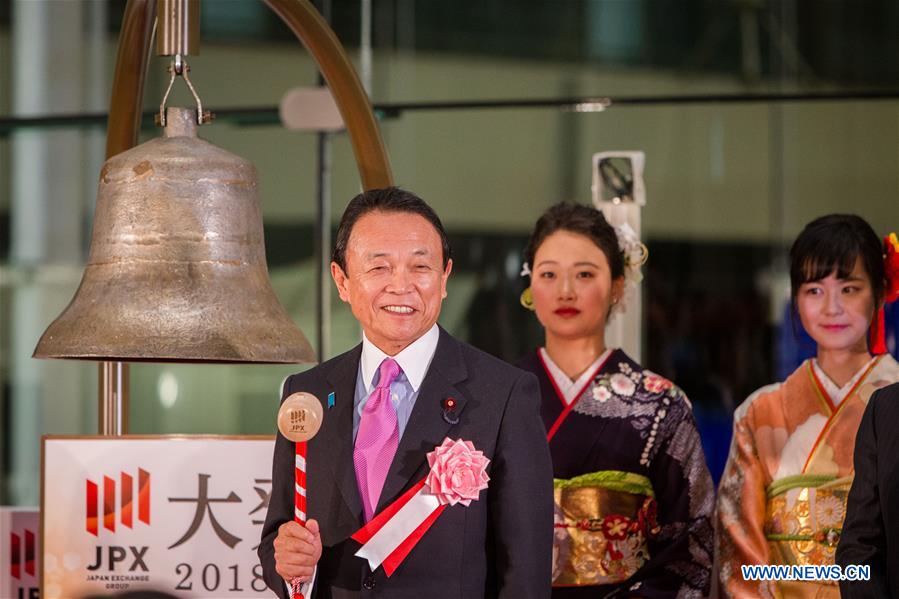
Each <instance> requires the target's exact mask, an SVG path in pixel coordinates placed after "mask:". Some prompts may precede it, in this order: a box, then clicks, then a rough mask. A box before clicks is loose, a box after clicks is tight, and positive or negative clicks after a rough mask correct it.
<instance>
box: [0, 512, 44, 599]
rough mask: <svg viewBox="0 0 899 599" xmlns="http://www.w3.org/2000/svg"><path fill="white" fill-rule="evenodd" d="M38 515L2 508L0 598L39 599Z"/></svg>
mask: <svg viewBox="0 0 899 599" xmlns="http://www.w3.org/2000/svg"><path fill="white" fill-rule="evenodd" d="M37 538H38V512H37V509H35V508H7V507H0V564H2V566H0V568H2V569H0V597H3V598H4V599H6V598H7V597H8V598H10V599H39V597H40V592H39V591H38V570H39V568H38V549H37Z"/></svg>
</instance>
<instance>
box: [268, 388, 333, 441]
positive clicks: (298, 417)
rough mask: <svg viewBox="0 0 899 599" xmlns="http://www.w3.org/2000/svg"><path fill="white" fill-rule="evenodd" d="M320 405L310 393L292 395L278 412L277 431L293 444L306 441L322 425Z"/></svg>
mask: <svg viewBox="0 0 899 599" xmlns="http://www.w3.org/2000/svg"><path fill="white" fill-rule="evenodd" d="M323 415H324V414H323V412H322V404H321V402H320V401H318V398H317V397H315V396H314V395H312V394H311V393H305V392H299V393H292V394H291V395H290V396H289V397H288V398H287V399H285V400H284V402H283V403H282V404H281V409H280V410H278V430H279V431H281V434H282V435H284V436H285V437H286V438H287V439H288V440H290V441H293V442H295V443H301V442H303V441H308V440H309V439H311V438H312V437H314V436H315V434H316V433H317V432H318V429H319V428H320V427H321V425H322V417H323Z"/></svg>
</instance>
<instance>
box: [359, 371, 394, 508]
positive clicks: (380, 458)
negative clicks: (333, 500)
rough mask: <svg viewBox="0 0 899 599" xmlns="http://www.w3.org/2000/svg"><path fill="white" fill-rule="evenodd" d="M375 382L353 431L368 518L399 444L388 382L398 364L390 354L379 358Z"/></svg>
mask: <svg viewBox="0 0 899 599" xmlns="http://www.w3.org/2000/svg"><path fill="white" fill-rule="evenodd" d="M379 370H380V373H381V375H380V377H378V386H377V387H375V389H374V391H372V392H371V395H369V396H368V400H367V401H366V402H365V407H364V408H362V418H361V419H360V421H359V432H358V433H356V446H355V447H354V448H353V464H354V465H355V467H356V484H357V485H358V487H359V496H360V497H361V498H362V511H363V513H364V515H365V521H366V522H368V521H369V520H371V517H372V515H373V514H374V511H375V508H376V507H377V506H378V498H379V497H380V496H381V489H383V488H384V479H386V478H387V471H388V470H389V469H390V463H391V462H392V461H393V456H394V454H395V453H396V448H397V445H399V440H400V434H399V426H398V425H397V421H396V409H395V408H394V407H393V404H392V403H391V402H390V383H392V382H393V380H394V379H395V378H396V377H397V375H398V374H399V373H400V365H399V364H397V363H396V360H393V359H392V358H386V359H385V360H384V361H383V362H381V366H380V368H379Z"/></svg>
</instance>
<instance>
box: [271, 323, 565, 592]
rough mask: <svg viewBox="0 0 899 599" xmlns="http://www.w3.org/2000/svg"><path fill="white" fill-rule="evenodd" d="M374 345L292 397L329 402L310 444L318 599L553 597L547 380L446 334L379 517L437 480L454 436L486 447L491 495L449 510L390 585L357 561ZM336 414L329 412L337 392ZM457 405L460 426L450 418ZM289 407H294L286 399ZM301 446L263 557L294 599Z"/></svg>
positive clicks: (274, 511)
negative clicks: (356, 454)
mask: <svg viewBox="0 0 899 599" xmlns="http://www.w3.org/2000/svg"><path fill="white" fill-rule="evenodd" d="M361 353H362V346H361V345H358V346H356V347H355V348H353V349H352V350H350V351H349V352H347V353H345V354H343V355H341V356H338V357H336V358H334V359H332V360H329V361H327V362H325V363H324V364H321V365H320V366H318V367H316V368H313V369H312V370H309V371H306V372H303V373H300V374H295V375H293V376H291V377H290V378H289V379H288V380H287V383H286V384H285V385H284V396H285V397H286V396H288V395H290V394H291V393H294V392H297V391H306V392H309V393H312V394H313V395H315V396H316V397H318V398H319V400H320V401H322V402H323V407H324V409H325V417H324V421H323V424H322V427H321V429H320V430H319V432H318V434H317V435H316V436H315V438H313V439H312V440H311V441H310V442H309V445H308V454H307V488H308V499H307V501H308V512H309V517H310V518H315V519H316V520H318V521H319V523H320V525H321V531H322V532H321V535H322V547H323V550H322V557H321V559H320V560H319V563H318V572H317V575H316V584H315V590H314V591H313V593H314V595H315V598H316V599H330V598H331V597H332V596H333V595H337V596H339V595H340V594H341V590H342V589H345V590H350V591H361V594H362V596H363V597H375V596H379V597H390V598H391V599H393V598H397V599H402V598H409V599H413V598H414V599H420V598H426V599H440V598H444V597H446V598H461V599H477V598H479V597H507V598H515V599H521V598H528V597H549V595H550V584H551V575H552V563H551V562H552V535H553V525H552V523H553V498H552V494H553V487H552V465H551V462H550V457H549V450H548V448H547V445H546V432H545V430H544V428H543V423H542V422H541V420H540V416H539V412H538V409H539V408H538V406H539V396H538V391H537V380H536V379H535V378H534V376H533V375H532V374H529V373H525V372H523V371H521V370H518V369H517V368H513V367H512V366H509V365H508V364H506V363H504V362H501V361H499V360H497V359H496V358H493V357H491V356H489V355H488V354H485V353H483V352H481V351H479V350H477V349H475V348H473V347H471V346H468V345H466V344H463V343H461V342H459V341H457V340H455V339H453V338H452V337H451V336H450V335H449V334H448V333H447V332H446V331H444V330H443V329H441V330H440V339H439V341H438V343H437V349H436V352H435V354H434V359H433V360H432V361H431V365H430V368H429V369H428V372H427V375H426V376H425V378H424V381H423V382H422V385H421V388H420V389H419V394H418V399H417V400H416V402H415V407H414V408H413V410H412V414H411V415H410V417H409V422H408V424H407V425H406V429H405V431H404V434H403V437H402V438H401V439H400V443H399V447H398V449H397V453H396V456H395V458H394V460H393V463H392V464H391V467H390V470H389V472H388V474H387V479H386V481H385V483H384V490H383V491H382V493H381V498H380V504H379V506H378V509H377V511H381V510H382V509H383V508H384V507H385V506H386V505H388V504H389V503H390V502H392V501H394V500H395V499H396V498H397V497H399V496H400V495H401V494H402V493H403V492H404V491H406V490H407V489H409V488H410V487H411V486H412V485H414V484H415V483H417V482H418V481H419V480H421V479H422V478H423V477H424V476H425V475H426V474H427V472H428V468H427V460H426V454H427V453H428V452H430V451H433V449H434V448H435V447H436V446H437V445H439V444H440V443H441V442H442V441H443V439H444V438H445V437H450V438H452V439H458V438H461V439H464V440H466V441H471V442H472V443H474V446H475V448H476V449H479V450H481V451H483V452H484V455H486V456H487V457H488V458H490V460H491V462H490V465H489V466H488V474H489V475H490V482H489V487H488V488H487V489H486V490H483V491H481V494H480V497H479V499H478V500H477V501H473V502H472V503H471V505H470V506H468V507H465V506H462V505H456V506H453V507H448V508H447V509H446V510H445V511H444V512H443V514H441V516H440V517H439V518H438V519H437V521H436V522H435V523H434V525H433V526H432V527H431V529H430V530H429V531H428V532H427V533H426V534H425V535H424V537H423V538H422V540H421V541H420V542H419V543H418V545H417V546H416V547H415V548H414V549H413V550H412V552H411V553H410V554H409V556H408V557H406V560H405V561H404V562H403V563H402V565H400V567H399V568H398V569H397V570H396V571H395V572H394V573H393V576H391V577H389V578H388V577H387V576H386V575H385V574H384V570H383V568H377V569H376V570H375V572H371V570H370V569H369V567H368V563H367V562H366V561H365V560H363V559H361V558H357V557H355V556H354V553H355V552H356V551H357V550H358V549H359V544H358V543H356V542H355V541H353V540H352V539H349V537H350V535H352V534H353V533H354V532H356V530H358V529H359V527H360V526H361V525H362V524H363V522H362V507H361V501H360V499H359V492H358V490H357V487H356V478H355V473H354V469H353V414H352V410H353V397H354V393H355V386H356V373H357V370H358V368H359V360H360V356H361ZM331 392H333V393H334V394H335V402H334V406H333V407H332V408H331V409H328V408H327V405H326V401H327V399H326V398H327V396H328V394H329V393H331ZM449 397H452V398H454V399H455V400H456V402H457V405H458V407H457V408H456V414H457V415H458V416H459V423H458V424H456V425H451V424H449V423H448V422H447V421H446V420H445V419H444V417H443V405H442V402H443V400H444V399H446V398H449ZM282 399H283V398H282ZM293 464H294V445H293V444H292V443H290V442H289V441H287V440H286V439H285V438H284V437H282V436H281V435H278V437H277V441H276V443H275V455H274V464H273V473H272V480H273V482H272V496H271V499H270V502H269V508H268V515H267V516H266V519H265V525H264V527H263V530H262V542H261V544H260V546H259V558H260V560H261V562H262V566H263V572H264V575H265V581H266V583H267V584H268V586H269V587H270V588H271V589H273V590H274V591H275V592H276V593H277V594H278V595H279V596H280V597H285V594H286V593H285V588H284V581H283V580H282V579H281V577H280V576H279V575H278V574H277V572H276V571H275V562H274V549H273V546H272V542H273V541H274V538H275V536H276V535H277V532H278V527H279V526H280V525H281V524H283V523H285V522H287V521H289V520H291V519H292V518H293V485H294V475H293V470H294V468H293Z"/></svg>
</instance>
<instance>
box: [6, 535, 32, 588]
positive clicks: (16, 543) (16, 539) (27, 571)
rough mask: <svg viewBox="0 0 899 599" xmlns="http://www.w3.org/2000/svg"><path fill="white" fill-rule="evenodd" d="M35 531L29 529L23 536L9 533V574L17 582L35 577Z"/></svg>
mask: <svg viewBox="0 0 899 599" xmlns="http://www.w3.org/2000/svg"><path fill="white" fill-rule="evenodd" d="M34 539H35V535H34V531H31V530H28V529H27V528H26V529H25V530H24V531H23V534H22V535H18V534H16V533H14V532H11V533H9V571H10V572H9V573H10V575H11V576H12V577H13V578H14V579H15V580H22V578H23V577H24V576H31V577H32V578H33V577H34V556H35V553H36V551H35V542H34Z"/></svg>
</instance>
